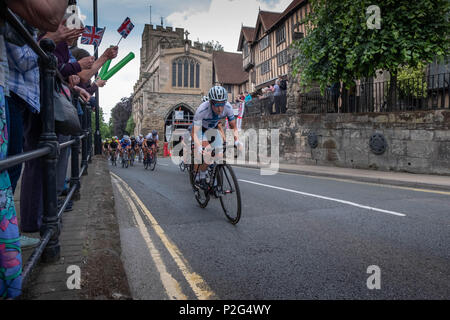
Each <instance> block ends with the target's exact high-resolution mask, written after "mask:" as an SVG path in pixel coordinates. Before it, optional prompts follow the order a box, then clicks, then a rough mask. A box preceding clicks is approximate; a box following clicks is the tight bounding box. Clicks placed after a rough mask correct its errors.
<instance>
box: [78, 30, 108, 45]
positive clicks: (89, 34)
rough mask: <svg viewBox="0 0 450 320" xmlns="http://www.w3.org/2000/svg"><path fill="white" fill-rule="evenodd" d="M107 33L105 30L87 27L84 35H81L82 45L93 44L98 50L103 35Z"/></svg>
mask: <svg viewBox="0 0 450 320" xmlns="http://www.w3.org/2000/svg"><path fill="white" fill-rule="evenodd" d="M104 33H105V28H96V27H92V26H86V27H85V28H84V31H83V34H82V35H81V43H82V44H93V45H94V46H96V47H97V48H98V47H99V46H100V43H101V42H102V39H103V34H104Z"/></svg>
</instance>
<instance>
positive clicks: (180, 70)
mask: <svg viewBox="0 0 450 320" xmlns="http://www.w3.org/2000/svg"><path fill="white" fill-rule="evenodd" d="M182 86H183V63H182V62H181V60H179V61H178V87H182Z"/></svg>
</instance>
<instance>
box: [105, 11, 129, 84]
mask: <svg viewBox="0 0 450 320" xmlns="http://www.w3.org/2000/svg"><path fill="white" fill-rule="evenodd" d="M133 28H134V24H133V23H132V22H131V20H130V18H128V17H127V18H126V19H125V21H124V22H123V23H122V24H121V25H120V27H119V29H117V32H118V33H119V34H120V35H121V37H120V40H119V42H118V43H117V46H118V45H119V43H120V42H121V41H122V39H124V38H127V37H128V35H129V34H130V33H131V31H132V30H133ZM117 46H116V47H117ZM134 58H135V55H134V53H133V52H130V53H129V54H128V55H127V56H126V57H125V58H123V59H122V60H121V61H119V63H117V65H115V66H114V67H112V68H111V70H108V69H109V66H110V64H111V61H107V62H106V63H105V64H104V65H103V68H102V70H101V71H100V74H99V78H100V79H102V80H105V81H106V80H109V79H110V78H111V77H112V76H114V75H115V74H116V73H117V72H119V71H120V70H121V69H122V68H123V67H124V66H125V65H126V64H127V63H128V62H130V61H131V60H133V59H134Z"/></svg>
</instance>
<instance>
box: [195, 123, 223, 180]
mask: <svg viewBox="0 0 450 320" xmlns="http://www.w3.org/2000/svg"><path fill="white" fill-rule="evenodd" d="M213 130H215V132H210V133H214V135H213V136H214V137H215V140H214V142H212V143H210V142H209V141H208V139H207V138H205V137H206V134H205V133H203V132H201V131H200V132H199V139H201V141H202V146H203V148H207V149H210V150H211V151H212V150H215V151H216V152H217V154H216V156H215V159H216V160H217V159H222V158H223V152H222V151H221V148H222V147H223V140H222V137H221V135H220V133H219V131H218V130H217V129H213ZM211 138H212V137H211ZM194 152H195V157H196V159H195V163H196V165H194V170H195V172H197V171H199V175H198V177H196V179H197V180H198V179H200V180H201V179H204V178H205V177H206V172H207V171H208V167H209V165H211V164H212V163H213V158H212V156H210V152H208V153H209V154H207V155H206V156H203V157H202V154H201V152H200V150H199V149H197V147H196V150H195V151H194Z"/></svg>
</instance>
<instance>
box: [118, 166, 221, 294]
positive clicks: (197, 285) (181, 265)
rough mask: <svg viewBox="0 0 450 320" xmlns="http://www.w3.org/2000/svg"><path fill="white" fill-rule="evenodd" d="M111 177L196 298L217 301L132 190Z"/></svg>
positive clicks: (123, 182)
mask: <svg viewBox="0 0 450 320" xmlns="http://www.w3.org/2000/svg"><path fill="white" fill-rule="evenodd" d="M111 176H112V177H113V178H115V179H117V180H118V181H120V182H121V183H122V185H123V186H124V188H125V189H126V191H127V192H128V194H129V195H130V197H131V198H132V199H133V200H134V201H135V202H136V203H137V205H138V206H139V208H140V209H141V211H142V212H143V213H144V214H145V215H146V216H147V218H148V219H149V221H150V223H151V226H152V228H153V230H154V231H155V233H156V234H157V235H158V237H159V238H160V239H161V242H162V243H163V244H164V246H165V247H166V249H167V251H168V252H169V254H170V255H171V256H172V258H173V260H174V261H175V263H176V264H177V266H178V269H179V270H180V271H181V273H182V274H183V276H184V278H185V279H186V281H187V282H188V283H189V285H190V287H191V288H192V290H193V291H194V293H195V295H196V296H197V298H198V299H199V300H211V299H217V296H216V295H215V294H214V292H213V291H212V290H211V289H210V288H209V286H208V284H207V283H206V282H205V280H203V278H202V277H201V276H200V275H198V274H196V273H194V272H193V271H191V270H192V269H191V267H190V266H189V264H188V262H187V261H186V259H185V258H184V257H183V254H182V253H181V251H180V249H178V247H177V246H176V245H175V244H174V243H173V242H172V241H171V240H170V239H169V238H168V236H167V235H166V234H165V232H164V230H163V229H162V228H161V226H160V225H159V224H158V221H157V220H156V219H155V218H154V217H153V215H152V214H151V213H150V211H149V210H148V209H147V207H146V206H145V205H144V203H143V202H142V201H141V199H139V197H138V196H137V195H136V193H135V192H134V191H133V189H131V188H130V187H129V186H128V184H127V183H126V182H125V181H123V180H122V179H121V178H120V177H118V176H117V175H115V174H114V173H111Z"/></svg>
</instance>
